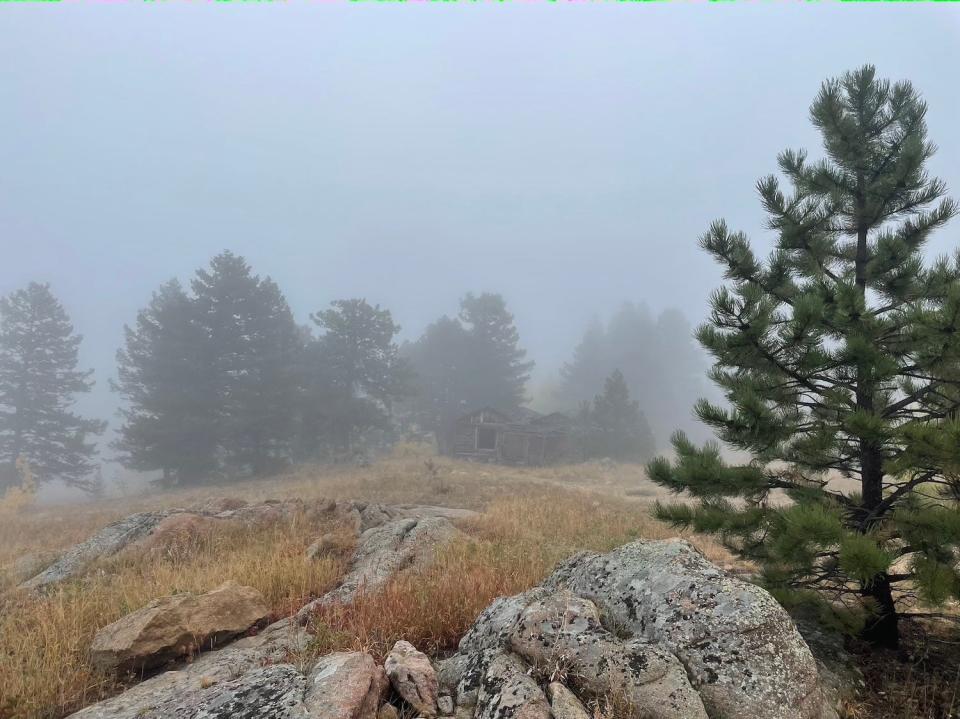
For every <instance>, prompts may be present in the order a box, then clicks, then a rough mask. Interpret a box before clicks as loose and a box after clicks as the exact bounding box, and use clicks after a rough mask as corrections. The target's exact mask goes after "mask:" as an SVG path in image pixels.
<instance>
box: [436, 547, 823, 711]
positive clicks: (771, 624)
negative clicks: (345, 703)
mask: <svg viewBox="0 0 960 719" xmlns="http://www.w3.org/2000/svg"><path fill="white" fill-rule="evenodd" d="M504 656H507V657H509V658H510V659H509V660H508V661H507V660H504V659H503V657H504ZM505 661H506V664H505ZM518 662H519V663H520V666H522V667H523V671H522V673H524V674H525V675H527V676H539V677H540V678H541V680H543V681H544V683H546V681H547V680H549V679H550V678H552V677H551V675H560V676H565V677H566V682H565V683H566V685H567V687H568V688H570V689H572V690H573V692H574V693H575V694H576V695H577V696H579V697H580V698H581V699H583V700H586V701H590V700H597V699H602V698H605V697H614V698H615V707H616V709H617V716H622V717H624V719H627V718H630V717H658V718H662V719H686V718H687V717H689V718H691V719H693V718H696V717H702V718H705V717H711V718H712V717H734V716H735V717H743V718H744V719H824V718H826V717H835V716H836V713H835V711H834V710H833V709H832V707H831V706H830V705H829V702H826V701H825V698H824V693H823V691H822V686H821V682H820V678H819V676H818V673H817V665H816V662H815V661H814V658H813V655H812V654H811V653H810V650H809V648H808V647H807V645H806V644H805V643H804V641H803V638H802V637H801V636H800V634H799V632H798V631H797V628H796V626H795V625H794V624H793V622H792V620H791V619H790V617H789V616H788V615H787V613H786V611H785V610H784V609H783V608H782V607H781V606H780V605H779V604H777V602H776V601H775V600H774V599H773V598H772V597H771V596H770V595H769V594H767V592H765V591H764V590H763V589H760V588H759V587H756V586H754V585H751V584H748V583H746V582H744V581H742V580H740V579H738V578H736V577H733V576H731V575H729V574H727V573H726V572H724V571H722V570H720V569H719V568H717V567H715V566H714V565H713V564H711V563H710V562H709V561H707V559H706V558H704V557H703V556H702V555H701V554H700V553H699V552H697V550H696V549H694V548H693V547H692V546H691V545H689V544H688V543H687V542H685V541H681V540H668V541H638V542H633V543H631V544H627V545H625V546H623V547H620V548H619V549H617V550H614V551H613V552H610V553H609V554H604V555H600V554H591V553H581V554H578V555H575V556H574V557H571V558H570V559H569V560H568V561H566V562H564V563H563V564H562V565H561V566H560V567H558V568H557V570H556V571H555V572H554V574H553V575H552V576H551V577H550V578H548V579H547V581H545V582H544V583H543V584H542V585H541V586H540V587H537V588H535V589H533V590H531V591H529V592H525V593H523V594H520V595H517V596H514V597H506V598H501V599H498V600H497V601H495V602H494V603H493V604H492V605H491V606H490V607H488V608H487V610H486V611H484V613H483V614H482V615H481V616H480V617H479V618H478V620H477V622H476V623H475V624H474V626H473V627H472V628H471V630H470V631H469V632H468V633H467V635H466V636H464V638H463V639H462V640H461V642H460V649H459V652H458V654H457V655H455V656H453V657H451V658H450V659H447V660H445V661H444V662H443V664H442V666H441V670H440V681H441V684H442V685H443V688H444V690H446V691H449V692H451V693H452V694H454V695H455V697H456V700H457V704H458V711H459V707H461V706H467V707H470V706H474V705H476V712H475V714H474V716H475V717H480V716H486V715H485V714H484V713H483V712H486V711H488V710H487V708H486V707H487V705H488V704H489V701H488V700H486V701H487V703H486V704H485V703H484V702H485V699H484V697H485V696H486V695H488V694H489V691H488V689H487V688H486V687H488V686H490V684H491V682H493V683H494V684H496V685H498V686H499V685H503V684H504V681H505V680H504V671H505V667H507V668H509V669H510V672H509V673H510V676H516V675H517V671H516V667H517V663H518ZM510 681H513V680H510ZM517 681H519V680H517ZM521 683H522V684H524V685H525V686H526V685H527V683H526V682H521ZM507 684H510V682H507ZM511 686H512V684H511ZM523 693H524V695H531V694H532V696H533V697H534V698H533V699H532V700H531V702H532V706H533V709H532V710H531V711H533V712H534V714H532V716H537V715H538V712H540V711H541V709H540V707H541V705H542V702H541V700H540V697H539V695H537V694H536V693H532V690H531V689H530V688H529V687H528V686H527V688H525V689H523ZM464 716H468V714H465V715H464Z"/></svg>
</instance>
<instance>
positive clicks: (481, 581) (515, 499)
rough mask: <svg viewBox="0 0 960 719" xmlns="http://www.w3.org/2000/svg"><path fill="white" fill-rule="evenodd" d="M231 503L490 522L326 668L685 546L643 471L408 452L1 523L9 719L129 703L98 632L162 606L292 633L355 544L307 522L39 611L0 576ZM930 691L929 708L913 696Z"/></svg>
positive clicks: (127, 573) (172, 551) (346, 634)
mask: <svg viewBox="0 0 960 719" xmlns="http://www.w3.org/2000/svg"><path fill="white" fill-rule="evenodd" d="M428 460H429V462H431V463H433V466H434V467H435V468H436V469H435V470H433V471H431V470H430V469H429V467H428V465H427V464H426V462H427V461H428ZM225 496H229V497H237V498H242V499H245V500H248V501H260V500H264V499H268V498H272V499H284V498H302V499H305V500H309V499H312V498H319V497H332V498H338V499H340V498H342V499H366V500H376V501H379V502H384V503H423V504H442V505H447V506H452V507H465V508H471V509H477V510H482V511H483V512H484V514H483V516H482V517H481V518H480V519H477V520H470V521H462V522H459V525H460V527H461V529H463V530H464V531H465V532H466V534H467V539H464V540H462V541H457V542H455V543H453V544H452V545H450V546H448V547H446V548H444V549H443V550H441V551H440V553H439V556H438V558H437V561H436V563H435V564H434V565H433V566H431V567H430V568H429V569H426V570H423V571H421V572H419V573H417V574H404V575H401V576H398V577H397V578H395V579H394V580H393V581H392V582H390V583H389V584H388V585H387V587H386V588H384V589H383V590H382V591H380V592H377V593H371V594H369V595H364V596H361V597H360V598H359V599H358V600H357V601H356V602H355V603H354V604H353V605H352V606H351V607H349V608H340V609H330V610H327V611H326V612H325V613H324V614H322V615H321V617H320V623H319V625H318V627H317V629H318V631H317V638H316V641H315V642H314V645H313V648H312V649H313V651H314V652H316V653H324V652H328V651H332V650H335V649H339V648H346V647H352V648H358V649H365V650H369V651H371V652H373V653H374V654H376V655H378V656H380V657H382V655H383V654H384V653H385V651H386V650H387V649H388V648H389V647H390V646H391V645H392V643H393V642H394V641H396V640H397V639H399V638H405V639H407V640H409V641H411V642H413V643H414V644H415V645H416V646H418V647H419V648H420V649H422V650H424V651H428V652H440V651H443V650H446V649H451V648H453V647H454V646H455V645H456V642H457V641H458V640H459V638H460V636H461V635H462V634H463V633H464V632H465V631H466V629H467V628H468V627H469V626H470V624H471V623H472V622H473V620H474V619H475V617H476V616H477V615H478V614H479V613H480V612H481V611H482V610H483V609H484V608H485V607H486V606H487V604H489V603H490V601H491V600H492V599H493V598H495V597H496V596H499V595H503V594H513V593H516V592H519V591H521V590H523V589H526V588H529V587H530V586H532V585H534V584H536V583H538V582H539V581H540V580H542V579H543V578H544V577H545V576H546V575H547V574H548V573H549V572H550V571H551V569H552V568H553V566H554V565H555V564H556V563H557V562H559V561H560V560H562V559H564V558H565V557H567V556H569V555H570V554H572V553H573V552H575V551H577V550H580V549H594V550H608V549H611V548H613V547H615V546H618V545H620V544H623V543H625V542H628V541H631V540H633V539H636V538H664V537H670V536H676V534H677V532H676V531H675V530H672V529H670V528H669V527H666V526H665V525H663V524H661V523H659V522H657V521H655V520H653V519H651V518H650V516H649V506H650V504H651V503H652V501H653V500H654V499H657V498H660V497H662V496H663V494H662V492H661V491H660V490H658V489H657V488H656V487H655V486H653V485H652V484H651V483H650V482H649V481H648V480H646V478H645V476H644V473H643V469H642V468H641V467H640V466H637V465H616V466H613V467H605V466H603V465H600V464H584V465H577V466H564V467H554V468H529V469H521V468H509V467H499V466H492V465H478V464H469V463H463V462H455V461H452V460H446V459H438V458H435V457H431V456H430V454H429V453H427V452H426V450H424V449H423V448H419V447H413V446H401V447H398V448H397V450H395V451H394V453H393V454H392V455H391V456H390V457H388V458H386V459H383V460H381V461H379V462H377V463H376V464H374V465H372V466H370V467H364V468H347V467H313V468H306V467H305V468H300V469H298V470H296V471H294V472H292V473H290V474H287V475H284V476H280V477H276V478H272V479H267V480H258V481H244V482H238V483H233V484H229V485H219V486H212V487H204V488H202V489H190V490H180V491H173V492H166V493H152V494H145V495H143V496H138V497H135V498H125V499H111V500H105V501H101V502H99V503H98V504H96V505H94V504H86V505H81V506H70V507H67V506H60V507H57V506H49V507H42V508H28V509H24V510H21V511H20V512H19V513H17V514H15V515H5V516H3V517H0V719H8V718H9V719H13V718H17V719H27V718H30V719H33V718H38V719H39V718H45V719H46V718H51V719H52V718H56V717H62V716H65V715H67V714H69V713H70V712H72V711H75V710H76V709H78V708H80V707H82V706H84V705H87V704H90V703H92V702H94V701H97V700H98V699H100V698H103V697H106V696H109V695H111V694H114V693H116V692H118V691H120V690H121V689H122V688H123V685H122V683H121V682H119V681H118V680H116V679H115V678H112V677H109V676H106V675H103V674H100V673H98V672H97V671H95V670H94V669H93V668H92V667H91V666H90V665H89V663H88V661H87V656H86V655H87V650H88V647H89V644H90V641H91V639H92V637H93V635H94V634H95V633H96V631H97V630H98V629H99V628H100V627H103V626H105V625H106V624H109V623H111V622H113V621H115V620H116V619H118V618H119V617H121V616H123V615H124V614H126V613H128V612H130V611H132V610H134V609H137V608H139V607H140V606H142V605H144V604H145V603H147V602H148V601H149V600H151V599H153V598H155V597H159V596H164V595H168V594H172V593H176V592H184V591H191V592H204V591H208V590H210V589H213V588H214V587H216V586H217V585H219V584H221V583H222V582H224V581H225V580H227V579H234V580H236V581H238V582H240V583H242V584H248V585H250V586H253V587H256V588H257V589H259V590H260V591H261V592H262V593H263V594H264V596H265V597H266V598H267V599H268V601H269V602H270V604H271V606H272V607H273V609H274V611H275V614H276V616H277V617H280V616H285V615H288V614H291V613H292V612H294V611H295V610H296V609H297V608H298V607H299V606H301V605H302V604H304V603H305V602H306V601H308V600H309V599H310V598H312V597H314V596H317V595H320V594H322V593H324V592H325V591H327V590H328V589H330V588H332V587H333V586H334V585H335V584H336V583H337V581H338V579H339V578H340V576H341V575H342V573H343V572H344V571H345V567H346V564H347V559H348V557H349V553H350V546H349V543H345V545H344V547H343V548H342V551H341V552H339V553H336V554H334V555H333V556H331V557H327V558H325V559H322V560H319V561H307V560H306V559H305V558H304V550H305V549H306V547H307V546H308V545H309V544H310V543H311V542H312V541H313V540H314V539H315V538H316V537H317V536H318V535H319V534H321V533H323V532H325V531H331V530H335V529H336V527H333V526H329V525H322V524H321V522H324V521H325V522H330V521H332V520H318V519H313V518H311V517H309V516H307V515H306V514H301V515H296V516H294V517H293V518H292V519H290V520H289V521H283V522H279V523H277V524H275V525H271V526H269V527H267V528H263V527H260V528H258V529H251V528H250V527H241V526H234V527H231V526H229V525H228V526H226V527H224V528H223V529H219V530H217V531H216V532H209V531H202V532H197V533H190V534H185V535H184V536H182V537H179V538H177V539H176V540H175V541H172V542H168V543H167V544H165V545H163V546H161V547H153V548H151V549H141V550H135V551H126V552H123V553H121V554H120V555H117V557H114V558H111V559H106V560H103V561H102V562H100V563H99V564H98V565H97V566H95V567H93V568H91V570H90V571H89V572H88V573H87V574H86V576H85V577H83V578H82V579H79V580H75V581H71V582H66V583H64V584H63V585H61V586H60V587H59V588H58V589H56V590H55V591H53V592H51V593H48V594H46V595H42V596H32V595H28V594H26V593H23V592H19V591H17V590H15V589H14V586H15V582H14V579H13V577H11V576H9V575H8V574H7V573H4V572H3V571H2V568H4V567H10V566H11V565H12V563H13V562H14V561H15V560H16V559H17V558H18V557H21V556H22V555H24V554H26V553H28V552H42V551H49V550H58V549H62V548H65V547H68V546H70V545H71V544H73V543H76V542H78V541H82V540H83V539H85V538H87V537H88V536H89V535H90V534H92V533H93V532H94V531H96V530H97V529H99V528H100V527H102V526H104V525H105V524H107V523H108V522H110V521H112V520H115V519H118V518H120V517H123V516H126V515H128V514H130V513H132V512H136V511H143V510H148V509H157V508H167V507H191V506H197V505H200V504H202V503H203V502H204V501H206V500H209V499H211V498H213V497H225ZM690 539H691V541H693V542H694V543H695V544H696V545H697V546H698V547H699V548H700V549H701V550H702V551H703V552H704V553H705V554H706V555H707V556H708V557H709V558H711V559H712V560H713V561H715V562H717V563H719V564H721V565H730V564H732V563H733V562H734V560H733V558H732V557H731V556H730V555H729V554H728V553H727V552H726V550H725V549H724V548H723V547H722V546H720V545H719V544H718V543H717V542H716V541H714V540H712V539H709V538H704V537H697V536H693V537H690ZM947 679H949V680H952V684H951V683H948V682H946V683H944V684H943V686H937V687H935V688H933V689H931V688H930V687H929V686H928V684H929V682H928V681H927V679H926V678H921V677H919V676H918V677H915V678H914V677H911V678H909V679H905V680H904V686H907V684H909V687H908V689H909V692H908V696H906V697H905V698H902V699H901V700H900V701H899V702H897V704H899V705H901V706H899V707H898V710H900V711H901V713H883V712H884V711H886V709H885V708H884V707H886V708H889V707H890V705H891V703H890V702H889V701H886V700H885V699H884V700H883V701H874V700H877V699H878V697H876V696H872V697H868V698H867V700H866V701H865V702H864V703H863V705H861V706H856V707H850V711H849V716H850V717H884V718H885V719H886V718H887V717H904V718H906V717H930V718H931V719H932V718H933V717H938V718H939V717H944V718H945V717H947V716H952V713H949V714H948V713H938V712H940V710H939V709H936V707H938V706H940V704H942V703H943V702H942V697H941V695H943V694H944V693H945V692H949V691H950V690H951V687H952V688H953V689H954V690H955V688H956V681H955V680H954V677H952V676H949V677H947ZM921 690H922V691H928V690H929V692H931V696H930V697H927V696H926V695H924V696H914V695H917V693H918V691H921ZM911 692H912V693H911ZM934 694H935V695H936V696H933V695H934ZM908 705H909V706H908ZM911 706H912V707H913V708H910V707H911ZM877 707H879V708H877ZM929 707H933V708H934V709H936V711H934V709H929ZM928 709H929V710H928ZM947 711H950V712H952V707H951V708H950V709H948V710H947ZM903 712H906V713H903Z"/></svg>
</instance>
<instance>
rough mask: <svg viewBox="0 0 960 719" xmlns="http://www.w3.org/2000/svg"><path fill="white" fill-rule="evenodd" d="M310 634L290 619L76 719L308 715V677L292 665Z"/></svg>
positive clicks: (282, 717) (290, 717) (91, 708)
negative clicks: (305, 699) (306, 702)
mask: <svg viewBox="0 0 960 719" xmlns="http://www.w3.org/2000/svg"><path fill="white" fill-rule="evenodd" d="M310 639H311V637H310V635H308V634H307V633H306V632H305V631H304V630H303V629H301V628H300V627H299V626H297V625H296V624H295V623H293V622H291V621H290V620H289V619H284V620H281V621H279V622H275V623H274V624H271V625H270V626H268V627H267V628H265V629H264V630H263V631H261V632H260V633H259V634H257V635H256V636H252V637H244V638H243V639H239V640H237V641H235V642H232V643H231V644H230V645H228V646H227V647H226V648H224V649H220V650H217V651H212V652H206V653H204V654H201V655H199V656H198V657H197V658H196V659H195V660H194V661H193V662H191V663H189V664H185V665H183V666H182V667H181V668H179V669H178V670H175V671H168V672H164V673H162V674H158V675H157V676H155V677H151V678H150V679H147V680H145V681H143V682H140V683H139V684H137V685H135V686H133V687H131V688H130V689H127V690H126V691H125V692H123V693H122V694H120V695H118V696H115V697H113V698H111V699H106V700H104V701H102V702H99V703H97V704H94V705H92V706H89V707H87V708H86V709H82V710H80V711H79V712H77V713H76V714H73V715H71V716H72V717H75V719H171V718H173V717H175V718H176V719H259V718H260V717H266V718H268V719H293V718H294V717H297V718H298V719H303V717H305V716H307V715H306V714H305V710H304V708H303V699H304V696H305V693H306V686H307V679H306V677H305V676H304V672H303V670H302V669H303V668H302V667H300V666H297V665H295V664H293V663H291V657H295V656H298V655H302V654H303V652H304V651H305V650H306V648H307V646H308V644H309V642H310Z"/></svg>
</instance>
